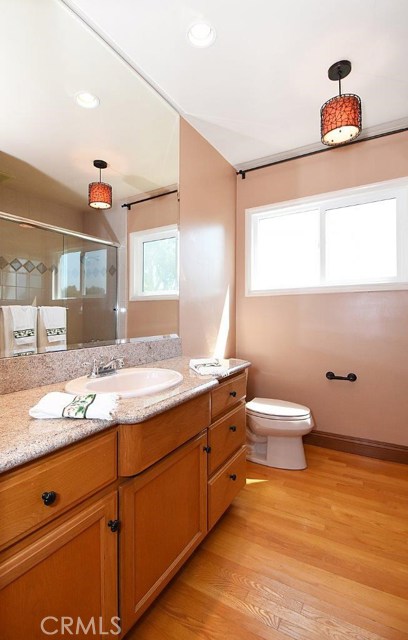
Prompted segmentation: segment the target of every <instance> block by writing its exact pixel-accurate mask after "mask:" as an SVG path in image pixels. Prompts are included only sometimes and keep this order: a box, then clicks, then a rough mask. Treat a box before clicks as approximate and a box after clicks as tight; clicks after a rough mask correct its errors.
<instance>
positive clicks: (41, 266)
mask: <svg viewBox="0 0 408 640" xmlns="http://www.w3.org/2000/svg"><path fill="white" fill-rule="evenodd" d="M36 269H37V270H38V271H39V272H40V273H41V274H43V273H45V272H46V271H47V267H46V266H45V264H44V263H43V262H40V264H38V265H37V266H36Z"/></svg>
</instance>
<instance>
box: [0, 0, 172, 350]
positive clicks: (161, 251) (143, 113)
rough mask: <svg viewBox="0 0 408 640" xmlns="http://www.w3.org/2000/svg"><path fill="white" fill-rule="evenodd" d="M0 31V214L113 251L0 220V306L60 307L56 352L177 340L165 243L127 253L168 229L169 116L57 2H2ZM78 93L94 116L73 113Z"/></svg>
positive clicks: (87, 112)
mask: <svg viewBox="0 0 408 640" xmlns="http://www.w3.org/2000/svg"><path fill="white" fill-rule="evenodd" d="M2 27H3V28H2V38H1V39H0V52H1V53H2V55H3V59H7V60H8V65H6V67H7V68H6V69H5V73H4V78H3V82H4V86H6V87H7V91H5V92H4V96H3V99H2V102H1V104H0V140H1V149H0V211H4V212H5V213H7V214H14V215H15V216H21V217H23V218H27V219H30V220H34V221H40V222H45V223H48V224H50V225H52V226H56V227H62V228H65V229H69V230H72V231H77V232H79V233H82V234H87V235H89V236H93V237H96V238H99V239H100V240H102V241H108V242H110V243H113V245H115V244H117V245H118V248H117V249H116V247H115V246H109V245H106V244H101V245H100V246H99V247H98V245H96V244H95V243H93V242H92V241H90V240H78V239H77V238H74V236H64V237H61V235H60V234H57V233H55V232H53V231H44V230H42V229H38V228H33V227H31V228H30V227H25V228H24V227H20V226H18V225H17V224H16V223H13V222H11V221H4V220H2V221H0V223H1V229H0V304H1V305H2V306H5V307H6V306H7V307H9V306H14V305H19V306H26V305H34V306H36V307H62V308H65V309H66V310H67V312H66V314H67V326H66V331H67V333H66V342H67V345H68V346H69V345H72V344H77V343H90V342H94V341H97V342H99V341H104V342H105V341H107V340H111V339H115V337H116V338H121V339H122V338H132V337H143V336H151V335H163V334H168V333H178V291H177V286H175V283H174V274H175V271H177V265H176V266H175V259H176V258H175V256H176V254H177V250H176V249H175V247H174V244H173V247H172V248H170V244H171V242H167V243H166V242H164V240H163V239H162V240H161V241H159V240H158V239H156V240H155V241H154V243H153V241H152V239H151V238H150V242H149V243H147V242H142V243H141V245H140V247H139V248H141V250H142V259H141V258H140V256H139V258H137V257H135V256H136V255H137V251H136V248H135V247H134V246H133V245H132V238H133V235H132V234H134V233H140V232H146V234H147V235H148V234H149V233H159V230H160V229H162V228H163V227H171V226H173V227H174V228H175V229H176V231H177V226H178V222H179V216H178V198H177V188H178V155H179V116H178V114H177V113H176V112H175V110H174V109H173V108H172V107H170V106H169V105H168V103H166V102H165V101H164V100H163V99H162V97H161V96H159V95H158V94H157V93H156V92H155V91H154V90H153V89H152V88H151V87H150V86H149V85H148V84H147V83H146V82H145V81H144V80H143V79H142V78H141V77H140V76H139V75H138V74H137V73H136V71H135V70H134V69H133V68H131V67H130V66H129V64H128V63H127V62H126V61H125V60H123V59H122V58H121V57H120V55H118V54H117V53H116V52H115V51H114V50H113V49H111V48H110V47H109V46H107V44H106V43H105V42H103V41H102V40H101V39H100V38H99V36H98V35H97V34H96V33H95V32H94V31H92V30H91V29H89V28H88V27H87V26H86V25H85V24H84V23H83V22H82V21H81V20H80V19H79V18H78V17H77V16H76V15H74V14H73V13H72V12H71V11H70V9H68V8H67V7H66V6H65V5H64V3H62V2H60V1H59V0H40V1H39V2H35V3H33V2H30V0H13V2H8V3H4V4H3V5H2ZM84 91H87V92H89V93H91V94H92V95H93V96H95V97H96V98H97V106H96V107H95V108H91V109H90V108H83V107H82V106H80V104H79V102H78V101H77V98H78V95H79V94H81V93H83V92H84ZM96 158H100V159H104V160H105V161H106V162H107V168H106V169H104V171H103V176H102V179H103V181H104V182H107V183H109V184H110V185H111V186H112V193H113V204H112V208H111V209H108V210H104V211H100V210H96V209H95V210H93V209H91V208H90V207H88V185H89V183H91V182H95V181H97V180H98V179H99V175H98V172H97V171H96V169H95V167H94V166H93V162H94V160H95V159H96ZM171 191H175V193H170V194H169V195H165V196H163V197H159V198H156V197H155V196H157V195H161V194H163V193H169V192H171ZM148 198H149V199H148ZM150 198H151V199H150ZM134 201H138V204H137V205H133V206H132V207H130V208H129V209H128V208H126V207H125V208H123V205H124V204H126V203H129V202H134ZM140 201H143V202H140ZM3 225H4V226H3ZM13 225H14V226H13ZM16 228H17V231H16ZM131 246H132V247H133V248H132V252H133V254H132V258H131V256H130V251H131ZM166 246H167V247H168V249H169V250H168V251H165V249H166ZM116 254H117V256H116V257H115V255H116ZM14 260H17V261H19V262H20V263H21V266H19V265H18V262H14V263H13V261H14ZM13 264H14V266H16V267H17V269H14V267H13V266H12V265H13ZM41 265H43V266H41ZM43 268H44V269H45V270H44V271H43V273H41V270H42V269H43ZM114 268H116V272H114ZM110 270H111V271H112V273H111V272H110ZM166 270H168V272H167V271H166ZM112 274H113V275H112ZM176 275H177V276H178V274H177V273H176ZM137 278H139V280H140V279H141V282H142V286H141V288H140V287H139V290H138V291H137V292H136V291H133V290H130V283H131V281H133V280H135V279H137ZM172 279H173V284H172V285H171V287H169V284H168V283H169V281H172ZM113 281H116V282H117V290H114V288H113V286H112V284H113ZM166 283H167V284H166ZM176 284H177V283H176ZM166 287H167V289H166ZM116 308H119V309H120V313H118V314H116V312H115V309H116ZM46 346H47V347H50V346H52V345H49V344H47V345H46ZM54 346H56V345H54ZM59 346H61V347H62V345H59ZM4 351H5V350H4V345H3V350H2V354H0V355H4Z"/></svg>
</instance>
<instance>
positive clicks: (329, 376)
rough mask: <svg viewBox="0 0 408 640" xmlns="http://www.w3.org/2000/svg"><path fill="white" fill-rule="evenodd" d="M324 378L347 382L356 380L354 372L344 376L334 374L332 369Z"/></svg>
mask: <svg viewBox="0 0 408 640" xmlns="http://www.w3.org/2000/svg"><path fill="white" fill-rule="evenodd" d="M326 378H327V379H328V380H348V381H349V382H355V381H356V380H357V376H356V374H355V373H348V374H347V375H346V376H336V374H335V373H333V371H328V372H327V373H326Z"/></svg>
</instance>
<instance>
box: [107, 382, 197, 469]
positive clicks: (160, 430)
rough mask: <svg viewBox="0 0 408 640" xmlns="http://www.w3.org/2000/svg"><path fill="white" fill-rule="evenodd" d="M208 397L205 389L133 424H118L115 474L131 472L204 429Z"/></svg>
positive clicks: (164, 454) (152, 461)
mask: <svg viewBox="0 0 408 640" xmlns="http://www.w3.org/2000/svg"><path fill="white" fill-rule="evenodd" d="M209 422H210V397H209V394H208V393H205V394H203V395H201V396H198V397H197V398H193V399H192V400H189V401H188V402H185V403H184V404H181V405H179V406H177V407H174V408H173V409H170V410H169V411H166V412H165V413H160V414H159V415H157V416H154V418H150V419H149V420H146V421H145V422H139V423H137V424H121V425H120V426H119V452H120V454H119V475H120V476H134V475H137V474H138V473H140V472H141V471H144V470H145V469H147V468H148V467H150V466H151V465H152V464H154V463H155V462H157V461H158V460H161V458H164V456H167V455H168V454H169V453H171V452H172V451H175V449H177V447H180V446H181V445H182V444H184V443H185V442H187V441H188V440H190V438H193V437H194V436H196V435H197V434H198V433H200V431H202V430H203V429H206V428H207V427H208V425H209Z"/></svg>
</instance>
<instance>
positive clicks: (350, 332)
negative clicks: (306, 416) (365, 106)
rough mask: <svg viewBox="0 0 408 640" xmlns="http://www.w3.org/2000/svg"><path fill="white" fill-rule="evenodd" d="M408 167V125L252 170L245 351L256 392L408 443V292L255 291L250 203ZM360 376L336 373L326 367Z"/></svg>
mask: <svg viewBox="0 0 408 640" xmlns="http://www.w3.org/2000/svg"><path fill="white" fill-rule="evenodd" d="M406 175H408V133H402V134H397V135H393V136H389V137H385V138H381V139H378V140H372V141H367V142H362V143H359V144H356V145H351V146H349V147H341V148H338V149H333V150H330V151H328V152H326V153H322V154H318V155H316V156H311V157H309V158H303V159H299V160H294V161H291V162H287V163H284V164H280V165H276V166H274V167H269V168H266V169H261V170H259V171H254V172H252V173H247V174H246V179H245V180H242V179H241V178H238V185H237V356H238V357H241V358H247V359H248V360H250V361H251V362H252V363H253V366H252V368H251V369H250V373H249V397H250V398H251V397H254V396H255V395H257V396H266V397H277V398H282V399H285V400H292V401H294V402H299V403H301V404H305V405H307V406H309V407H310V408H311V409H312V412H313V415H314V418H315V422H316V428H317V429H318V430H320V431H328V432H331V433H338V434H344V435H350V436H355V437H361V438H367V439H372V440H379V441H383V442H389V443H395V444H404V445H407V444H408V419H407V415H408V393H407V388H408V291H384V292H366V293H341V294H320V295H289V296H267V297H253V298H249V297H248V298H246V297H245V293H244V291H245V289H244V288H245V282H244V250H245V238H244V214H245V209H246V208H250V207H256V206H261V205H265V204H269V203H276V202H280V201H285V200H291V199H294V198H301V197H304V196H310V195H313V194H318V193H325V192H329V191H334V190H338V189H344V188H347V187H353V186H357V185H362V184H369V183H374V182H379V181H383V180H388V179H392V178H397V177H402V176H406ZM329 370H331V371H334V372H336V373H338V374H340V375H342V374H343V375H346V374H347V373H349V372H350V371H353V372H355V373H356V374H357V375H358V380H357V382H355V383H349V382H336V381H332V382H329V381H328V380H326V378H325V372H326V371H329Z"/></svg>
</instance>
